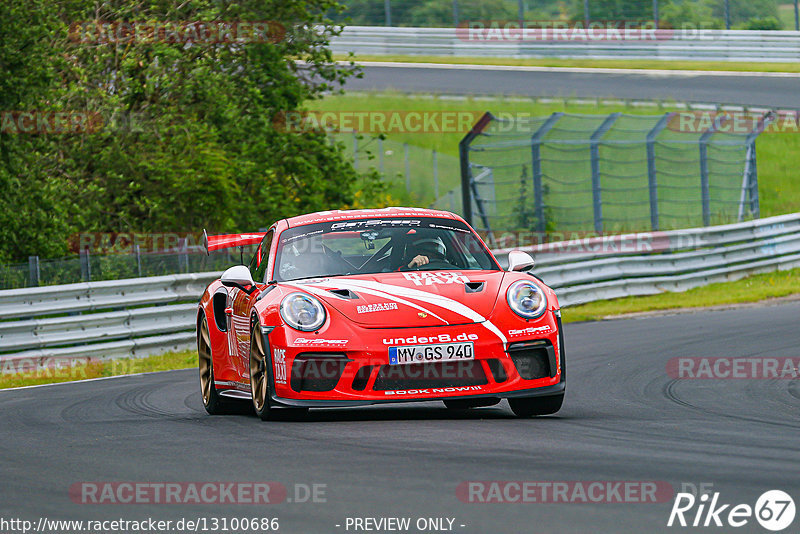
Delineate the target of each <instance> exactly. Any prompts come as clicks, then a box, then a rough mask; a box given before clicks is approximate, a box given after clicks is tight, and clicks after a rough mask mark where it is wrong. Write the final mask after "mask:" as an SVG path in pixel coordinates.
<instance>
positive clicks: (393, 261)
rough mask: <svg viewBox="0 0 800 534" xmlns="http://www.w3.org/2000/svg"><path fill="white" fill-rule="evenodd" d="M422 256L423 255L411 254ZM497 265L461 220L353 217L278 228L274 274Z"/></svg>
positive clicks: (292, 275)
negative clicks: (278, 235)
mask: <svg viewBox="0 0 800 534" xmlns="http://www.w3.org/2000/svg"><path fill="white" fill-rule="evenodd" d="M418 257H422V258H424V260H420V259H417V260H416V261H415V258H418ZM440 269H449V270H479V269H487V270H499V266H498V265H497V262H496V261H495V260H494V258H493V257H492V255H491V254H490V253H489V252H488V251H487V250H486V248H485V246H484V245H483V244H482V243H481V242H480V240H479V239H478V238H477V237H476V236H475V234H474V233H473V232H472V230H470V229H469V227H467V226H466V225H465V224H464V223H462V222H460V221H456V220H452V219H443V218H435V217H419V218H415V219H397V218H383V219H357V220H351V221H337V222H325V223H317V224H309V225H306V226H299V227H297V228H290V229H288V230H285V231H283V232H282V233H281V235H280V239H279V242H278V250H277V256H276V261H275V273H274V278H275V280H277V281H279V282H286V281H290V280H299V279H302V278H317V277H327V276H342V275H350V274H374V273H387V272H393V271H410V270H440Z"/></svg>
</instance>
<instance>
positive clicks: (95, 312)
mask: <svg viewBox="0 0 800 534" xmlns="http://www.w3.org/2000/svg"><path fill="white" fill-rule="evenodd" d="M510 250H512V249H510V248H509V249H501V250H497V251H495V253H496V255H497V257H498V259H499V260H500V261H501V263H502V262H505V261H507V255H508V252H509V251H510ZM523 250H527V251H528V252H531V253H533V254H534V256H535V258H536V260H537V267H536V268H535V273H536V274H537V276H539V277H540V278H542V280H544V281H545V282H546V283H547V284H549V285H551V286H552V287H553V288H554V289H556V293H557V294H558V297H559V301H560V303H561V305H562V306H569V305H574V304H578V303H583V302H590V301H594V300H603V299H611V298H618V297H624V296H632V295H649V294H656V293H663V292H666V291H684V290H686V289H690V288H692V287H697V286H700V285H704V284H708V283H712V282H719V281H726V280H735V279H738V278H742V277H744V276H747V275H750V274H755V273H760V272H768V271H775V270H779V269H790V268H794V267H800V213H796V214H791V215H783V216H779V217H771V218H768V219H759V220H755V221H749V222H744V223H737V224H730V225H725V226H715V227H708V228H697V229H688V230H675V231H669V232H651V233H642V234H631V235H625V236H604V237H596V238H590V239H582V240H579V241H578V240H576V241H565V242H559V243H546V244H543V245H538V246H535V247H528V248H527V249H523ZM217 276H219V273H216V272H214V273H198V274H184V275H172V276H158V277H152V278H137V279H129V280H116V281H107V282H89V283H82V284H69V285H62V286H50V287H39V288H30V289H13V290H6V291H0V319H2V320H0V370H2V372H9V371H17V370H19V369H32V368H33V369H35V368H37V367H47V366H48V365H51V364H52V362H54V361H59V360H81V361H86V360H94V359H100V358H116V357H139V356H146V355H150V354H155V353H159V352H163V351H167V350H178V349H184V348H189V347H191V346H193V345H194V336H195V334H194V327H195V324H194V321H195V306H196V304H195V302H196V300H197V299H198V298H199V296H200V294H201V293H202V291H203V289H204V288H205V286H206V285H207V284H208V283H209V282H211V281H212V280H213V279H214V278H216V277H217Z"/></svg>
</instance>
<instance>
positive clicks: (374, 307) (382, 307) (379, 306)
mask: <svg viewBox="0 0 800 534" xmlns="http://www.w3.org/2000/svg"><path fill="white" fill-rule="evenodd" d="M396 309H397V303H395V302H377V303H375V304H366V305H364V306H356V312H357V313H372V312H379V311H390V310H396Z"/></svg>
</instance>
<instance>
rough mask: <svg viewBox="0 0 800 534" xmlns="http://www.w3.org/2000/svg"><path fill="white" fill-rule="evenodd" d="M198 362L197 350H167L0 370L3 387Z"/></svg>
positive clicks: (183, 367) (96, 376) (71, 379)
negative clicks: (23, 369)
mask: <svg viewBox="0 0 800 534" xmlns="http://www.w3.org/2000/svg"><path fill="white" fill-rule="evenodd" d="M196 366H197V352H196V351H193V350H185V351H181V352H167V353H164V354H159V355H156V356H148V357H146V358H123V359H118V360H105V361H94V362H88V363H81V362H75V363H73V364H72V365H66V366H64V367H61V368H42V369H37V370H34V371H30V372H24V373H8V372H7V371H8V369H6V368H4V369H3V373H2V374H0V389H7V388H18V387H22V386H38V385H41V384H55V383H59V382H74V381H78V380H87V379H90V378H104V377H109V376H122V375H132V374H138V373H152V372H155V371H171V370H173V369H187V368H190V367H196Z"/></svg>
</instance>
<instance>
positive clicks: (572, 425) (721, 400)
mask: <svg viewBox="0 0 800 534" xmlns="http://www.w3.org/2000/svg"><path fill="white" fill-rule="evenodd" d="M567 313H568V312H567ZM798 317H800V303H797V302H794V303H788V304H781V305H773V306H764V307H756V308H745V309H731V310H724V311H715V312H706V313H698V314H683V315H672V316H664V317H652V318H643V319H628V320H616V321H606V322H599V323H582V324H572V325H570V324H568V325H566V329H565V332H566V343H567V351H568V352H567V354H568V364H569V373H568V383H569V387H568V391H567V399H566V402H565V406H564V408H563V409H562V411H561V412H560V413H559V414H558V415H557V416H553V417H546V418H539V419H530V420H520V419H516V418H514V417H512V415H511V412H510V410H509V409H508V407H507V405H506V404H505V403H503V404H501V405H499V406H497V407H493V408H483V409H479V410H474V411H471V412H461V413H451V412H448V411H447V410H446V409H444V408H443V406H442V405H441V404H440V403H426V404H420V405H402V406H393V407H369V408H355V409H337V410H317V411H312V412H311V415H310V418H309V420H307V421H305V422H302V423H297V422H272V423H262V422H261V421H259V420H258V419H256V418H255V416H252V415H239V416H224V417H211V416H208V415H206V414H205V412H204V411H203V409H202V405H201V401H200V394H199V391H198V379H197V371H195V370H185V371H173V372H166V373H157V374H150V375H142V376H133V377H126V378H119V379H111V380H101V381H93V382H85V383H73V384H66V385H56V386H49V387H41V388H31V389H22V390H7V391H0V425H2V428H3V429H4V433H3V438H2V440H1V441H0V451H2V452H1V454H0V464H2V473H3V477H2V489H0V515H2V516H3V517H5V518H8V517H19V518H22V519H29V520H33V521H36V520H37V519H38V518H40V517H47V518H49V519H104V518H105V519H114V518H123V519H129V520H134V519H144V518H147V517H153V518H155V519H178V518H181V517H188V518H197V517H222V516H227V517H278V518H279V520H280V530H279V532H285V533H299V534H316V533H337V532H348V531H347V530H345V528H344V526H345V520H346V518H347V517H380V516H384V517H386V516H390V517H397V516H400V517H402V516H407V517H411V518H412V521H413V520H416V518H418V517H451V518H455V523H454V531H455V532H463V533H515V534H516V533H528V532H530V533H533V532H558V533H562V532H635V533H641V532H662V531H664V532H667V531H671V532H675V531H686V530H690V529H680V528H672V529H669V528H667V527H666V522H667V519H668V515H669V512H670V510H671V507H672V499H671V498H670V499H669V500H668V501H665V502H661V503H658V504H642V503H635V504H619V503H616V504H608V503H595V504H589V503H566V504H540V503H524V504H520V503H514V504H506V503H504V504H485V503H482V504H476V503H467V502H462V501H461V500H459V499H458V498H457V496H456V488H457V487H458V485H459V483H460V482H462V481H598V480H599V481H656V482H668V483H669V484H670V485H671V486H672V488H673V489H674V490H675V491H679V490H680V488H681V484H682V483H693V484H696V485H699V484H700V483H712V484H713V491H718V492H720V502H724V503H731V504H739V503H746V504H750V505H751V506H753V505H754V504H755V502H756V499H757V497H758V496H759V495H761V494H762V493H763V492H765V491H767V490H771V489H781V490H784V491H786V492H788V493H789V494H790V495H793V496H794V499H795V501H797V500H798V496H800V476H798V468H797V461H798V436H800V420H798V414H800V410H799V409H798V408H800V387H798V385H800V381H798V380H763V379H762V380H750V379H746V380H742V379H739V380H681V381H676V380H673V379H671V378H670V377H669V376H668V374H667V372H666V364H667V361H668V360H669V359H670V358H673V357H678V356H709V357H710V356H728V357H733V356H736V357H752V358H761V357H765V356H771V357H792V358H795V359H796V358H798V357H799V356H800V354H798V351H799V350H800V348H799V347H800V330H798V319H797V318H798ZM86 481H127V482H175V481H182V482H186V481H195V482H200V481H250V482H252V481H257V482H263V481H275V482H280V483H282V484H283V485H284V486H286V487H287V488H289V498H293V493H294V486H295V484H313V483H317V484H325V485H326V488H325V492H326V493H325V497H324V498H325V501H326V502H317V503H310V502H305V503H296V502H284V503H281V504H273V505H267V506H253V505H224V506H222V505H215V506H201V505H196V504H189V505H185V504H181V505H148V504H137V505H124V504H117V505H96V504H76V503H74V502H73V501H72V500H71V499H70V497H69V495H68V490H69V488H70V486H71V485H73V484H75V483H79V482H86ZM320 500H322V499H320ZM412 524H413V523H412ZM798 524H800V519H796V520H795V522H794V524H793V528H790V529H788V530H787V531H786V532H789V531H795V532H796V528H797V525H798ZM336 525H341V526H340V527H336ZM460 525H464V526H463V527H461V526H460ZM691 530H693V531H694V530H697V529H691ZM705 530H706V531H708V530H709V529H705ZM710 530H711V531H714V532H730V531H731V530H733V529H731V528H730V527H727V528H711V529H710ZM410 531H411V532H417V530H415V529H412V530H410ZM736 531H737V532H765V530H763V529H762V528H761V527H760V526H759V525H758V524H757V523H756V522H755V520H754V519H753V518H751V519H750V521H749V523H748V525H747V526H745V527H744V528H739V529H736ZM349 532H353V530H352V529H351V530H349Z"/></svg>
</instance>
